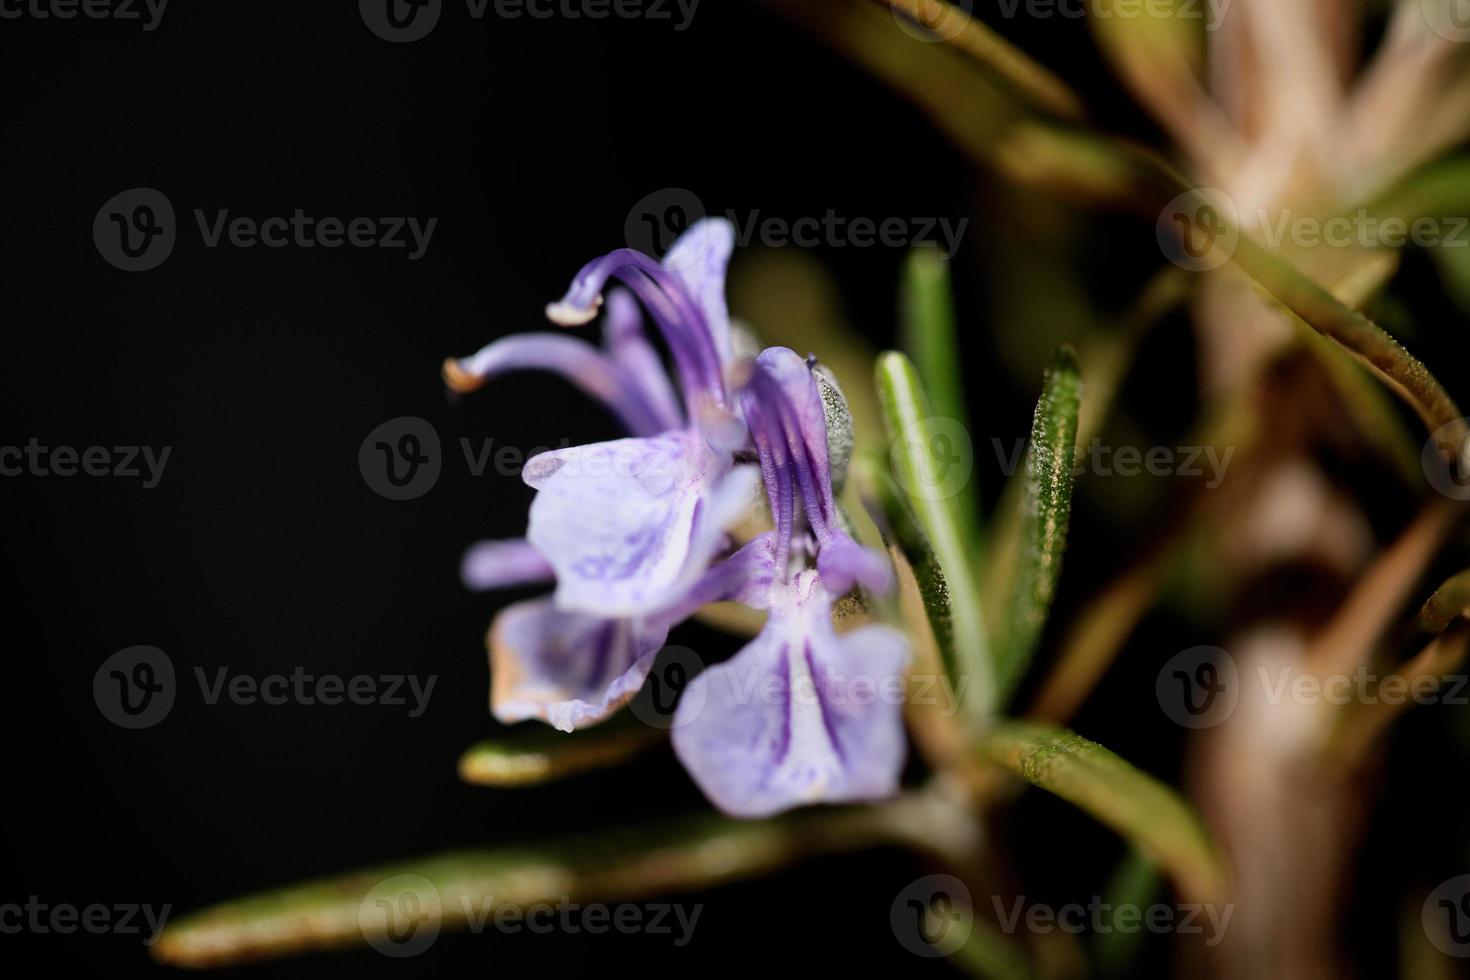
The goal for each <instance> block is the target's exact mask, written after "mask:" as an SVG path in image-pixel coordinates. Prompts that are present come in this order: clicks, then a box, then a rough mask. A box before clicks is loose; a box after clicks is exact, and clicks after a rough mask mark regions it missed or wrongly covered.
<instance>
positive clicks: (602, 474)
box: [523, 432, 753, 616]
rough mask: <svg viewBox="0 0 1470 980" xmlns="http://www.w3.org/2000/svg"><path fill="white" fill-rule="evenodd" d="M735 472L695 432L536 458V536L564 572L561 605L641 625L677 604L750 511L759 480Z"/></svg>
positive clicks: (529, 470)
mask: <svg viewBox="0 0 1470 980" xmlns="http://www.w3.org/2000/svg"><path fill="white" fill-rule="evenodd" d="M726 469H727V464H725V463H723V462H722V461H721V460H720V458H719V457H717V456H716V455H715V454H714V453H712V452H710V451H709V449H708V448H707V447H706V446H705V445H704V443H703V440H701V439H700V438H699V437H698V436H696V435H694V434H693V433H690V432H670V433H666V434H664V435H661V436H656V437H654V438H650V439H619V440H615V441H613V442H600V443H593V444H591V445H587V446H574V447H572V448H569V449H558V450H554V451H552V452H548V453H542V454H541V455H539V456H535V457H533V458H532V459H531V460H530V461H529V462H528V463H527V464H526V467H525V470H524V471H523V476H524V478H525V481H526V483H528V484H529V485H530V486H532V487H533V488H535V489H536V490H537V491H539V492H538V493H537V495H536V499H535V500H534V501H533V502H532V504H531V522H530V528H529V530H528V532H527V535H526V536H527V538H528V539H529V540H530V542H531V544H533V545H535V547H536V549H537V550H538V551H540V552H541V553H542V554H543V555H545V556H546V558H547V560H548V561H549V562H551V566H552V567H553V568H554V569H555V570H556V580H557V585H556V596H555V598H556V602H557V605H558V606H559V607H560V608H562V609H567V610H575V611H578V612H584V613H591V614H594V615H599V616H639V615H647V614H649V613H652V612H656V611H658V610H660V609H665V608H668V607H669V606H671V605H673V604H674V603H675V602H677V601H678V600H679V598H680V597H681V596H682V595H683V594H684V592H685V591H687V590H688V588H689V587H690V586H691V585H693V583H694V581H695V580H696V579H697V578H698V576H699V575H700V574H701V573H702V572H703V571H704V569H705V568H706V567H707V566H708V564H709V561H710V559H711V558H713V557H714V553H715V552H716V551H717V550H718V549H719V548H720V547H721V546H722V544H723V543H724V533H723V532H724V530H725V528H726V527H728V526H729V525H730V524H731V523H733V522H734V521H735V520H736V519H738V518H739V516H740V514H741V512H742V509H743V507H745V506H748V503H749V499H750V494H751V490H753V487H752V485H751V478H750V477H749V476H747V475H745V474H744V472H743V469H744V468H742V471H740V472H741V475H740V476H736V475H735V473H731V474H730V477H731V478H733V479H734V482H731V480H730V478H726V475H725V471H726ZM742 484H744V487H742ZM742 494H743V496H742Z"/></svg>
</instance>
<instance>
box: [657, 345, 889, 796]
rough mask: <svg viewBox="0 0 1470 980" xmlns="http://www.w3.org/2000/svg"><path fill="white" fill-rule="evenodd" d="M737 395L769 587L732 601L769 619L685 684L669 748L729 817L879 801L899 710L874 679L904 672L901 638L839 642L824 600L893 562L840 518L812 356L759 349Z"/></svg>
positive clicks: (877, 576) (857, 635) (859, 634)
mask: <svg viewBox="0 0 1470 980" xmlns="http://www.w3.org/2000/svg"><path fill="white" fill-rule="evenodd" d="M742 404H743V407H744V410H745V418H746V421H747V423H748V424H749V427H750V432H751V437H752V439H753V441H754V443H755V446H756V448H757V451H758V453H759V456H760V462H761V472H762V476H763V478H764V480H765V486H766V496H767V498H768V499H769V501H770V506H771V513H772V516H773V518H774V522H775V525H776V530H775V531H773V532H770V533H769V534H767V535H765V536H763V537H764V538H765V539H766V540H767V544H766V545H765V547H767V548H769V550H770V552H771V556H772V565H773V575H772V577H771V584H770V586H769V587H768V588H767V589H765V590H759V591H758V590H749V591H748V593H747V594H746V596H744V597H743V598H744V601H746V602H747V603H749V604H752V605H757V606H761V607H764V608H766V609H769V610H770V613H771V615H770V618H769V619H768V620H767V622H766V626H765V628H764V629H763V630H762V631H761V633H760V635H759V636H757V637H756V638H755V640H754V641H752V642H751V643H750V644H749V645H748V646H746V647H745V648H744V649H743V650H741V651H740V652H739V653H738V654H736V655H735V656H734V657H733V658H732V659H731V660H729V661H728V662H726V663H723V664H720V665H718V666H716V667H712V668H710V669H709V670H707V671H705V672H704V673H703V674H701V675H700V676H699V677H697V678H695V679H694V681H693V682H691V683H690V685H689V687H688V688H687V689H686V690H685V692H684V695H683V697H682V699H681V700H680V703H679V708H678V710H677V712H676V713H675V716H674V731H673V740H674V751H675V752H676V753H677V754H678V756H679V760H680V761H681V762H683V764H684V767H685V768H686V769H688V770H689V773H690V775H692V776H693V777H694V780H695V782H697V783H698V784H699V786H700V788H701V789H702V790H704V793H705V795H706V796H708V797H709V798H710V800H711V801H713V802H714V803H715V805H716V806H718V807H719V808H720V809H722V810H724V811H725V812H726V813H729V814H731V815H733V816H739V817H763V816H768V815H770V814H773V813H778V812H780V811H782V810H786V809H790V808H791V807H794V806H801V805H804V804H809V803H817V802H829V803H838V802H852V801H856V800H870V799H877V798H881V797H883V796H887V795H889V794H891V793H892V792H893V791H894V790H895V789H896V788H897V785H898V777H899V773H900V771H901V769H902V768H903V759H904V737H903V717H902V705H901V704H900V703H898V702H897V701H895V700H889V701H887V702H885V701H884V700H883V698H882V697H881V696H880V688H883V689H891V685H889V684H888V682H890V681H894V680H897V679H899V678H901V677H902V675H903V671H904V668H905V666H906V665H907V662H908V644H907V642H906V641H905V640H904V637H903V636H902V634H900V633H898V632H897V631H895V630H892V629H889V628H888V627H886V626H866V627H863V628H861V629H857V630H854V631H852V632H850V633H846V634H844V635H843V636H841V637H839V636H838V635H837V634H836V631H835V630H834V629H833V626H832V597H833V596H834V595H841V594H842V593H844V592H846V591H847V590H848V589H850V588H851V587H852V586H853V585H854V584H855V583H856V584H861V585H864V586H866V587H867V588H869V589H872V590H874V591H885V590H886V589H888V588H889V587H890V586H891V584H892V580H891V570H890V569H889V567H888V565H887V563H886V562H885V561H884V559H883V558H882V557H881V556H879V555H876V554H874V553H872V552H870V551H868V550H866V549H864V548H862V547H861V546H860V545H858V544H857V542H855V541H854V540H853V539H852V538H851V536H849V535H848V533H847V532H846V531H845V530H843V529H842V527H841V523H840V522H841V517H840V514H839V513H838V511H837V506H836V503H835V502H834V500H833V497H832V482H831V468H830V464H829V461H828V458H827V430H826V422H825V413H824V411H823V407H822V400H821V396H820V393H819V392H818V390H817V385H816V382H815V380H814V378H813V377H812V373H811V368H810V365H809V364H808V363H807V362H805V361H803V360H802V359H801V358H800V357H798V356H797V355H796V354H795V353H793V352H792V351H790V350H787V349H786V348H782V347H773V348H771V349H769V350H766V351H765V352H763V353H762V354H761V355H760V357H759V358H758V359H757V361H756V366H755V370H754V371H753V373H752V375H751V379H750V382H749V384H748V385H747V386H746V388H745V390H744V391H743V393H742ZM812 558H814V559H815V565H816V568H815V569H812V568H810V567H808V565H809V564H810V562H809V559H812Z"/></svg>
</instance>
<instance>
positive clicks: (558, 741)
mask: <svg viewBox="0 0 1470 980" xmlns="http://www.w3.org/2000/svg"><path fill="white" fill-rule="evenodd" d="M625 716H626V717H627V718H631V719H632V720H631V721H627V720H624V717H625ZM667 734H668V733H666V732H663V731H661V730H659V729H657V728H654V727H652V726H650V725H645V724H643V723H642V722H640V721H638V720H637V719H636V718H633V716H632V715H631V714H628V713H626V712H625V713H624V715H619V716H618V718H615V719H614V720H612V721H610V722H608V723H607V724H606V725H600V726H598V727H596V728H593V729H589V730H587V731H581V732H573V733H571V734H567V733H566V732H559V731H556V730H555V729H553V728H548V727H547V726H545V725H540V724H527V725H523V726H519V727H517V728H514V729H512V730H511V731H509V732H506V733H505V734H504V735H501V736H500V737H498V738H490V739H486V740H485V741H483V742H479V743H476V744H475V745H473V746H471V747H470V748H469V749H467V750H466V751H465V753H464V755H462V756H460V757H459V775H460V778H461V779H463V780H464V781H465V782H467V783H478V784H480V785H482V786H527V785H532V784H535V783H546V782H552V781H553V780H557V779H566V778H568V777H570V776H576V775H578V774H580V773H584V772H588V771H590V770H594V769H602V768H604V767H607V766H615V765H618V764H619V763H622V762H626V761H628V760H629V759H632V758H633V757H635V756H637V755H639V754H640V753H642V752H644V751H646V750H648V749H650V748H653V747H654V746H655V745H658V744H659V743H660V742H662V741H664V740H665V739H666V738H667Z"/></svg>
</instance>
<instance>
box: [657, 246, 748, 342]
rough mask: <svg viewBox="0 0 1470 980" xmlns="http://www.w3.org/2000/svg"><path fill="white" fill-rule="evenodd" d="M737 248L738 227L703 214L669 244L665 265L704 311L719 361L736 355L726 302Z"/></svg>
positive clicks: (664, 259) (664, 260)
mask: <svg viewBox="0 0 1470 980" xmlns="http://www.w3.org/2000/svg"><path fill="white" fill-rule="evenodd" d="M734 251H735V228H734V226H733V225H731V224H730V222H729V221H727V220H725V219H724V218H702V219H700V220H699V221H696V222H695V223H694V224H692V225H690V226H689V228H688V230H687V231H685V232H684V234H682V235H680V236H679V238H678V240H677V241H675V242H674V244H673V245H672V246H670V247H669V250H668V252H667V253H665V255H664V258H663V267H664V268H665V269H667V270H669V271H670V272H672V273H674V275H676V276H678V277H679V280H680V281H681V282H683V283H684V287H685V288H686V289H688V290H689V295H690V296H692V297H693V298H694V302H695V303H697V304H698V305H699V308H700V310H701V311H702V312H703V313H704V319H705V323H706V325H707V326H708V327H709V332H710V336H711V337H713V338H714V342H715V350H716V351H717V352H718V353H719V356H720V363H721V364H723V365H726V366H728V365H729V364H730V362H731V360H733V358H734V353H733V350H732V344H731V340H730V308H729V306H727V305H726V302H725V270H726V269H727V268H729V265H730V254H731V253H732V252H734Z"/></svg>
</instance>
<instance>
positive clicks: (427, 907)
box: [152, 793, 972, 967]
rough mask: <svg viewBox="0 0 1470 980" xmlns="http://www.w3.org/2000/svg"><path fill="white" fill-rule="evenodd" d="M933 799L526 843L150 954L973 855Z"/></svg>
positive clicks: (221, 958) (309, 940) (197, 931)
mask: <svg viewBox="0 0 1470 980" xmlns="http://www.w3.org/2000/svg"><path fill="white" fill-rule="evenodd" d="M952 810H953V807H952V806H951V805H950V804H947V803H945V801H944V800H943V799H942V798H940V797H938V796H935V795H933V794H924V793H916V794H910V795H907V796H903V797H900V798H898V799H897V800H894V801H893V802H891V803H887V804H883V805H881V806H865V807H846V808H834V809H827V810H807V811H802V812H799V813H796V814H792V815H790V816H788V817H783V818H781V819H778V820H767V821H735V820H728V819H725V818H723V817H719V816H715V815H712V814H711V815H706V816H701V817H694V818H685V819H682V820H676V821H672V822H667V823H664V824H661V825H660V824H652V825H645V826H640V827H637V828H618V829H611V830H601V831H598V832H596V833H593V834H589V835H587V836H584V837H579V838H572V839H568V840H563V841H554V842H549V843H543V844H531V845H525V846H510V847H492V848H484V849H480V850H468V851H456V852H451V853H447V854H439V855H435V856H432V857H425V858H420V859H417V860H409V861H403V862H400V863H397V864H388V865H382V866H379V867H375V868H366V869H362V870H359V871H355V872H351V873H348V874H343V875H338V876H335V877H330V878H323V879H319V880H316V881H310V882H305V883H303V884H298V885H293V886H290V887H287V888H281V889H278V890H275V891H269V892H263V893H260V894H257V895H249V896H246V897H244V898H238V899H235V900H233V901H229V902H225V903H223V904H221V905H216V906H213V907H212V908H207V909H203V910H202V911H199V912H195V913H193V914H190V915H187V916H184V917H182V918H179V919H175V920H173V921H170V922H169V923H168V925H167V926H166V927H165V929H164V933H163V936H162V937H161V938H160V939H159V941H158V942H157V943H156V944H155V945H154V946H153V947H152V952H153V955H154V957H156V958H157V959H159V960H160V961H162V962H165V963H169V964H172V965H175V966H187V967H212V966H225V965H230V964H236V963H243V962H247V961H251V960H260V959H267V958H273V957H278V956H290V955H293V954H298V953H304V952H310V951H313V950H324V949H334V948H339V947H344V946H355V945H361V944H363V943H366V942H370V941H375V940H376V941H379V942H381V941H383V940H384V938H385V934H386V932H387V930H388V928H389V926H390V925H397V923H390V922H389V921H388V920H387V918H386V916H387V914H388V912H385V911H384V907H385V905H386V908H387V909H388V910H389V911H390V912H391V910H392V908H394V907H395V905H398V904H401V901H400V900H401V899H402V898H403V897H404V895H405V894H406V893H409V892H411V893H412V895H410V896H409V897H410V898H411V899H412V901H413V906H414V908H415V910H416V911H417V915H416V918H418V919H423V917H424V916H428V919H427V920H425V921H422V923H421V925H420V926H418V927H417V928H431V929H433V930H435V932H436V933H437V931H439V930H449V929H462V928H467V927H477V924H478V927H479V928H485V927H487V924H489V923H493V922H494V916H495V913H496V911H497V910H498V909H501V908H505V907H520V908H525V907H526V906H528V905H533V904H536V903H540V902H546V903H551V904H555V903H556V902H558V901H568V902H579V903H581V902H598V901H602V902H607V901H632V900H636V899H638V898H641V897H643V896H647V895H657V894H668V893H673V892H678V891H681V890H690V889H700V888H709V887H712V886H715V885H718V884H721V883H723V882H728V881H736V880H740V879H744V878H751V877H755V876H758V875H761V874H766V873H769V872H771V871H774V870H775V869H777V868H780V867H784V866H786V865H789V864H791V863H794V862H796V861H798V860H801V859H803V858H807V857H812V856H815V855H818V854H824V853H834V852H846V851H852V850H858V849H861V848H865V847H871V846H874V845H876V844H880V843H890V844H899V845H902V846H908V847H914V848H917V849H919V850H923V851H927V852H929V853H930V854H932V855H935V856H941V857H952V856H953V854H952V853H947V852H946V850H945V849H946V848H947V847H960V848H965V847H970V846H972V842H971V841H969V840H962V839H959V837H957V836H956V835H957V833H958V834H959V835H960V836H963V833H964V832H965V828H964V826H963V825H962V824H960V823H959V822H957V818H956V816H955V815H954V813H953V812H952Z"/></svg>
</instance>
